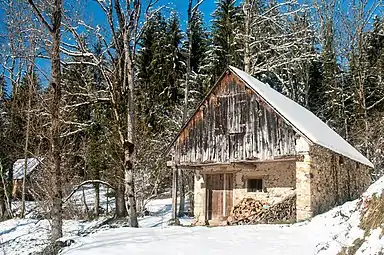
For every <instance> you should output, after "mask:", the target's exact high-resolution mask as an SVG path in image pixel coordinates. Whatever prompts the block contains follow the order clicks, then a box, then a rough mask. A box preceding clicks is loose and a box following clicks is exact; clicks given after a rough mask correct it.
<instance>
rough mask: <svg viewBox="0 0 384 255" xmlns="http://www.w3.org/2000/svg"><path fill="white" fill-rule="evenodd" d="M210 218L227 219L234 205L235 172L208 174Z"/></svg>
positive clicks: (208, 210)
mask: <svg viewBox="0 0 384 255" xmlns="http://www.w3.org/2000/svg"><path fill="white" fill-rule="evenodd" d="M206 187H207V205H206V206H207V217H208V220H224V219H226V218H227V217H228V216H229V214H230V211H231V209H232V206H233V174H232V173H229V174H207V175H206Z"/></svg>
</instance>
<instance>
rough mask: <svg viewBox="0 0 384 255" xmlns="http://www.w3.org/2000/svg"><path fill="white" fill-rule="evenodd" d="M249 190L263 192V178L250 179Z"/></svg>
mask: <svg viewBox="0 0 384 255" xmlns="http://www.w3.org/2000/svg"><path fill="white" fill-rule="evenodd" d="M247 191H248V192H262V191H263V179H248V182H247Z"/></svg>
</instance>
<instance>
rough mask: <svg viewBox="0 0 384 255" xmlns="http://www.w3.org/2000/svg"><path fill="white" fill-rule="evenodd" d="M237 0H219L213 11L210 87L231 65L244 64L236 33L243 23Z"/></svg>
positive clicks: (208, 62) (207, 59)
mask: <svg viewBox="0 0 384 255" xmlns="http://www.w3.org/2000/svg"><path fill="white" fill-rule="evenodd" d="M235 3H236V1H235V0H219V1H217V5H216V9H215V11H214V13H213V15H212V16H213V21H212V35H211V40H212V41H211V46H210V47H209V49H208V51H207V53H206V54H207V57H206V59H205V61H204V62H205V68H207V70H209V74H210V75H209V76H208V77H207V80H206V83H207V84H208V85H207V86H208V87H210V86H211V85H212V84H213V83H214V82H215V81H216V80H217V79H218V78H219V76H220V75H221V74H222V73H223V72H224V71H225V69H226V68H227V67H228V66H229V65H234V66H237V67H242V66H243V57H242V54H241V50H240V49H241V48H242V46H241V45H240V43H239V41H238V40H236V34H237V31H238V30H239V27H240V24H241V13H240V8H239V7H238V6H236V5H235Z"/></svg>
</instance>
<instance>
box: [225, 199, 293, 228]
mask: <svg viewBox="0 0 384 255" xmlns="http://www.w3.org/2000/svg"><path fill="white" fill-rule="evenodd" d="M295 218H296V196H295V195H291V196H288V197H286V198H284V199H283V200H282V201H280V202H278V203H275V204H272V205H270V204H268V203H267V202H265V201H260V200H256V199H253V198H244V199H243V200H242V201H241V202H240V203H239V204H237V205H236V206H234V208H233V209H232V211H231V215H230V216H229V217H228V219H227V222H228V224H229V225H252V224H259V223H282V222H292V221H294V220H295Z"/></svg>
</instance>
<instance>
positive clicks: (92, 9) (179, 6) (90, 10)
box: [67, 0, 216, 28]
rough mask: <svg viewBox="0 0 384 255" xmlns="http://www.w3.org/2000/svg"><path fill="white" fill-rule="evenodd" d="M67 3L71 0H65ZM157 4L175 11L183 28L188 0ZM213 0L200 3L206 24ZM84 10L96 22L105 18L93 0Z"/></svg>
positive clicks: (165, 1)
mask: <svg viewBox="0 0 384 255" xmlns="http://www.w3.org/2000/svg"><path fill="white" fill-rule="evenodd" d="M67 1H68V3H70V2H71V0H67ZM147 2H148V0H143V4H144V7H145V6H146V4H147ZM196 2H198V0H193V3H194V4H196ZM158 6H163V7H164V9H163V12H164V13H170V12H171V11H172V10H174V11H176V12H177V13H178V15H179V17H180V23H181V25H182V27H183V28H185V26H186V23H187V15H188V14H187V11H188V0H174V1H170V0H159V3H158ZM215 6H216V4H215V0H204V1H203V3H202V4H201V5H200V8H199V9H200V11H201V12H203V14H204V20H205V23H206V25H207V26H209V24H210V20H211V14H212V12H213V11H214V9H215ZM84 11H85V13H86V14H87V15H89V17H87V18H91V19H92V20H94V21H95V23H96V24H97V20H99V19H100V20H102V21H103V22H104V20H105V18H104V17H103V14H102V13H101V11H100V7H99V6H98V4H96V3H95V1H94V0H87V2H86V6H84Z"/></svg>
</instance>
